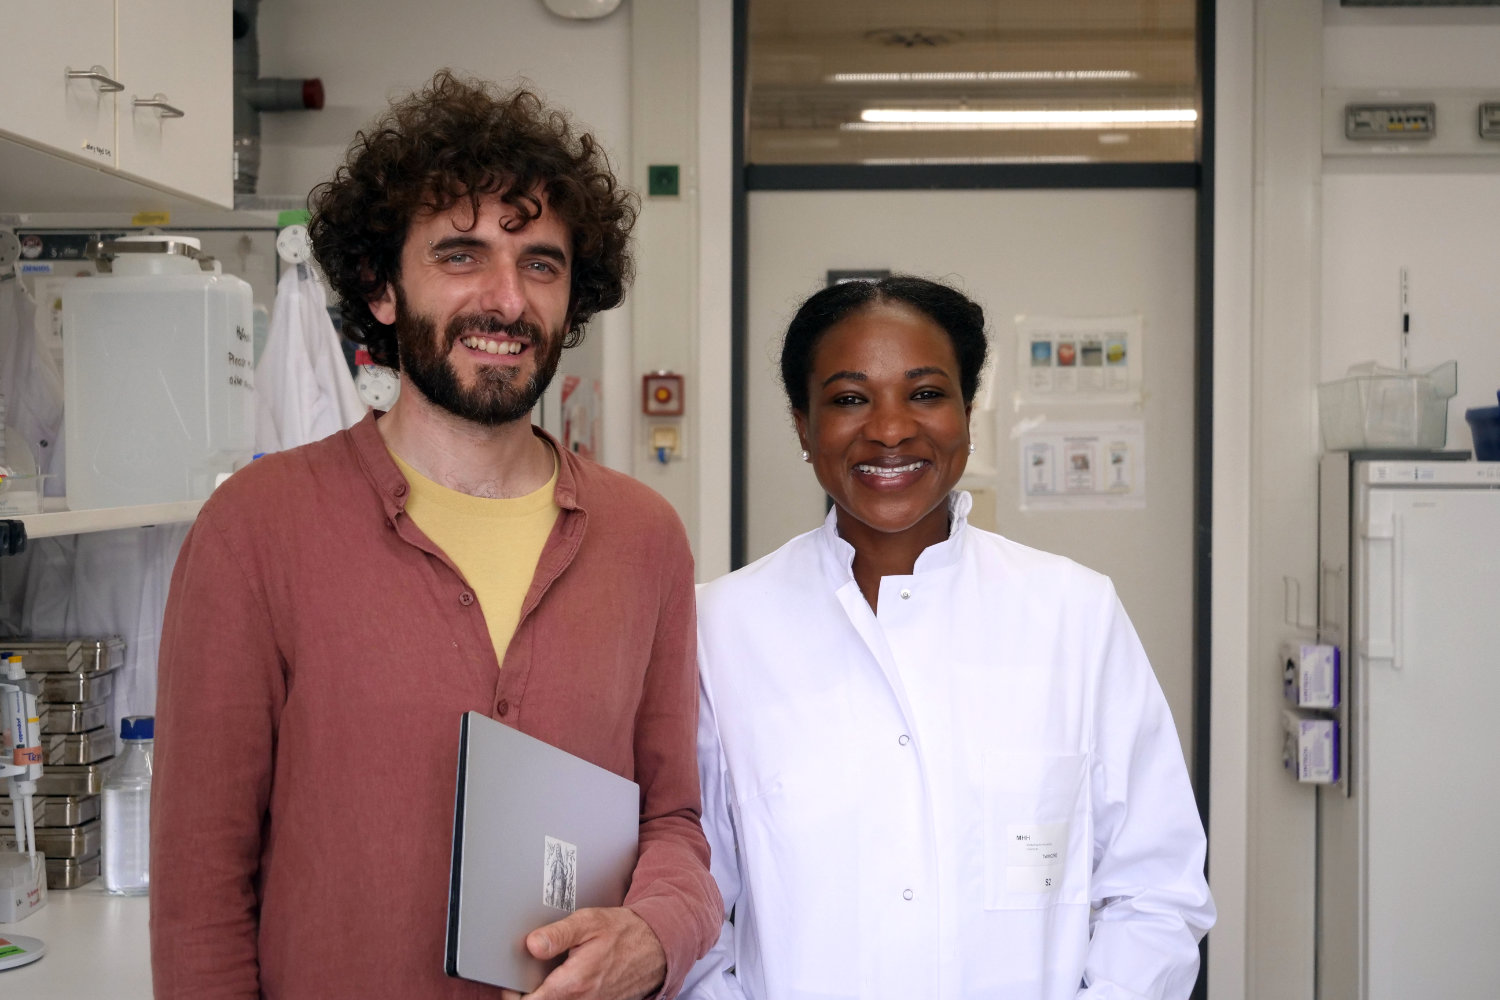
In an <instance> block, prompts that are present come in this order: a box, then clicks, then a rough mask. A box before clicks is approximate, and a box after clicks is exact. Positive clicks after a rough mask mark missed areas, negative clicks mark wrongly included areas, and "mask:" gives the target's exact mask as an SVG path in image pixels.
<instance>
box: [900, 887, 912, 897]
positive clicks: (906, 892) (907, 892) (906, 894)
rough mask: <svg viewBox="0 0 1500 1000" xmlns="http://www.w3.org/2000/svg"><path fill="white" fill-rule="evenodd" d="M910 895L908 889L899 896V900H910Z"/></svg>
mask: <svg viewBox="0 0 1500 1000" xmlns="http://www.w3.org/2000/svg"><path fill="white" fill-rule="evenodd" d="M912 895H913V893H912V891H911V890H910V889H907V890H906V891H905V892H903V893H902V894H901V898H902V899H911V897H912Z"/></svg>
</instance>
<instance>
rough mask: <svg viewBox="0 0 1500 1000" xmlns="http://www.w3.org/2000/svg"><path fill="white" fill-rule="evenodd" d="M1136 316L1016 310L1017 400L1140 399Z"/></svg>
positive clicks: (1138, 320)
mask: <svg viewBox="0 0 1500 1000" xmlns="http://www.w3.org/2000/svg"><path fill="white" fill-rule="evenodd" d="M1142 328H1143V324H1142V321H1141V317H1140V316H1138V315H1137V316H1102V317H1099V316H1017V317H1016V347H1017V357H1016V372H1017V375H1018V378H1017V380H1016V382H1017V385H1016V394H1017V398H1018V401H1019V402H1021V403H1061V402H1066V403H1135V402H1139V401H1140V399H1141V375H1142V363H1143V362H1142V357H1141V352H1142V347H1143V344H1142V341H1143V340H1144V337H1143V334H1142Z"/></svg>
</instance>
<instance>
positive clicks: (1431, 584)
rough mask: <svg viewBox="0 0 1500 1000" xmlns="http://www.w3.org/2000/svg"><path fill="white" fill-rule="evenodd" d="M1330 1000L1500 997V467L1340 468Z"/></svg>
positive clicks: (1330, 598) (1329, 560) (1331, 514)
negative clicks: (1337, 772) (1340, 680)
mask: <svg viewBox="0 0 1500 1000" xmlns="http://www.w3.org/2000/svg"><path fill="white" fill-rule="evenodd" d="M1320 478H1321V491H1320V501H1319V503H1320V515H1321V516H1320V534H1319V549H1320V553H1319V556H1320V585H1319V592H1320V594H1319V620H1320V626H1321V628H1322V630H1323V635H1324V640H1323V641H1326V642H1333V643H1336V644H1337V645H1338V647H1339V650H1340V654H1341V658H1342V666H1343V669H1344V703H1343V705H1342V706H1341V709H1340V712H1339V715H1340V719H1341V723H1342V725H1341V727H1340V735H1341V748H1340V749H1341V752H1342V757H1341V765H1342V769H1343V779H1342V780H1341V782H1340V783H1339V784H1337V785H1328V786H1323V787H1320V788H1319V790H1318V886H1317V911H1318V941H1317V993H1316V996H1317V998H1318V1000H1412V998H1418V997H1500V462H1472V461H1442V460H1437V459H1435V458H1433V457H1423V458H1415V459H1402V460H1389V459H1378V460H1377V459H1367V458H1362V457H1361V455H1360V454H1358V453H1356V454H1355V455H1354V456H1352V457H1351V455H1350V454H1348V453H1332V454H1329V455H1326V456H1325V457H1324V459H1323V462H1322V468H1321V477H1320Z"/></svg>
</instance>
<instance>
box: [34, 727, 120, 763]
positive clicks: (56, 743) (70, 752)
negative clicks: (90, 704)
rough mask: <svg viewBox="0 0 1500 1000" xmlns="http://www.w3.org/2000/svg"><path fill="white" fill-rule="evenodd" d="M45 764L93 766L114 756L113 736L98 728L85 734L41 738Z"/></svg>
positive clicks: (53, 735) (104, 728)
mask: <svg viewBox="0 0 1500 1000" xmlns="http://www.w3.org/2000/svg"><path fill="white" fill-rule="evenodd" d="M42 746H43V748H44V749H43V752H44V753H45V754H46V764H47V765H48V766H53V767H55V766H57V765H59V764H94V763H97V762H99V761H101V760H103V759H104V758H106V757H113V756H114V754H115V734H114V733H112V732H110V731H109V729H108V728H106V727H104V726H100V727H99V728H98V729H90V730H89V731H88V732H86V733H54V734H52V735H50V736H43V737H42Z"/></svg>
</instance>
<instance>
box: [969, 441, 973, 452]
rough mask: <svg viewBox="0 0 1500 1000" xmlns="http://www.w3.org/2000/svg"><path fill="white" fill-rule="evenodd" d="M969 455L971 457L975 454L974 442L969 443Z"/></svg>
mask: <svg viewBox="0 0 1500 1000" xmlns="http://www.w3.org/2000/svg"><path fill="white" fill-rule="evenodd" d="M969 454H970V455H972V454H974V442H973V441H970V442H969Z"/></svg>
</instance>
